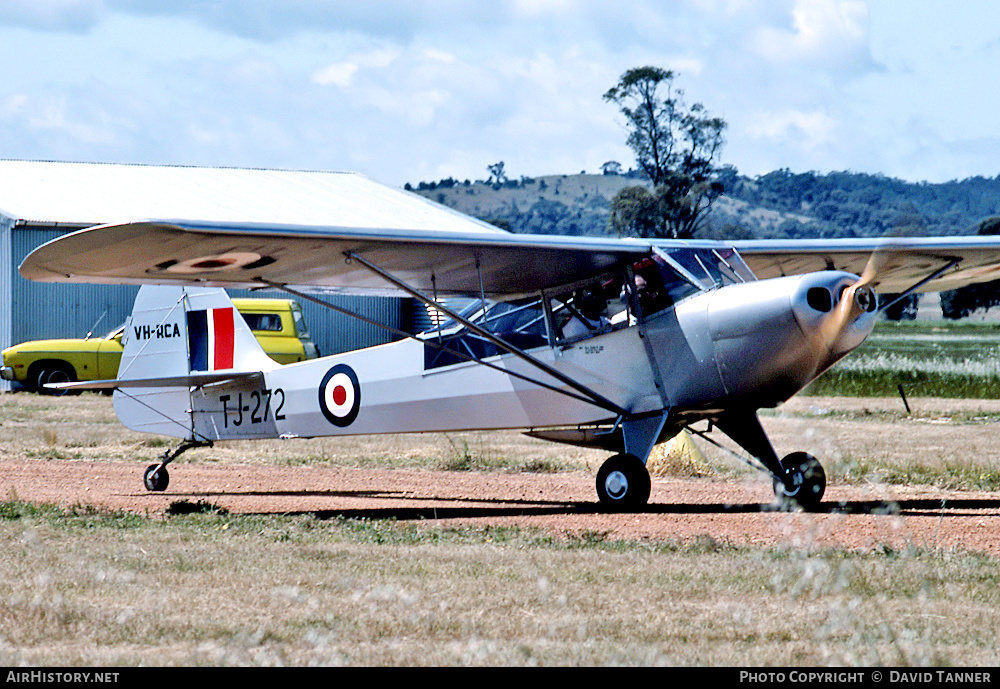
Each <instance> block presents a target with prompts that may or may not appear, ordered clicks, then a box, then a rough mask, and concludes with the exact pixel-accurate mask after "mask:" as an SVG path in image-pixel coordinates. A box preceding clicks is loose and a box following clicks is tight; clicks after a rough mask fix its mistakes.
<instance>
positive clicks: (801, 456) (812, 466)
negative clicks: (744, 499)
mask: <svg viewBox="0 0 1000 689" xmlns="http://www.w3.org/2000/svg"><path fill="white" fill-rule="evenodd" d="M781 468H782V469H784V471H785V475H786V480H785V481H781V480H779V479H777V478H775V479H774V495H775V497H777V498H778V500H779V501H781V502H783V503H785V504H793V505H798V506H799V507H801V508H802V509H804V510H806V511H807V512H808V511H812V510H815V509H816V508H817V507H819V503H820V501H822V500H823V493H824V492H825V491H826V472H824V471H823V467H822V465H820V463H819V460H817V459H816V458H815V457H813V456H812V455H811V454H809V453H807V452H793V453H792V454H790V455H788V456H787V457H785V458H784V459H782V460H781Z"/></svg>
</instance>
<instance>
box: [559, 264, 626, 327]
mask: <svg viewBox="0 0 1000 689" xmlns="http://www.w3.org/2000/svg"><path fill="white" fill-rule="evenodd" d="M623 278H624V275H623V274H617V273H616V274H611V275H605V276H603V277H600V278H596V279H593V280H587V281H584V282H580V283H577V284H575V285H570V286H567V287H565V288H562V289H560V290H557V291H554V292H553V293H546V298H547V299H548V307H549V311H550V313H551V314H552V331H553V335H554V340H555V341H556V342H558V343H563V342H573V341H576V340H582V339H586V338H588V337H594V336H595V335H600V334H601V333H606V332H609V331H611V330H615V329H617V328H618V327H625V326H627V325H628V324H629V321H628V297H627V295H628V293H627V291H626V290H625V287H624V284H625V282H624V279H623Z"/></svg>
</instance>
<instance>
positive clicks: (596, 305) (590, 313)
mask: <svg viewBox="0 0 1000 689" xmlns="http://www.w3.org/2000/svg"><path fill="white" fill-rule="evenodd" d="M606 308H607V302H606V301H605V300H604V298H603V297H602V296H601V295H600V294H599V293H598V292H597V291H596V290H595V289H589V288H588V289H578V290H577V291H576V292H575V293H574V294H573V299H572V308H571V309H570V313H571V314H572V315H571V316H570V317H569V319H568V321H567V322H566V323H565V324H563V326H562V336H563V339H566V340H572V339H576V338H578V337H582V336H584V335H590V334H594V335H596V334H597V333H598V332H600V331H601V330H602V329H604V328H605V326H607V325H608V324H609V321H608V319H607V317H606V316H605V314H604V312H605V309H606Z"/></svg>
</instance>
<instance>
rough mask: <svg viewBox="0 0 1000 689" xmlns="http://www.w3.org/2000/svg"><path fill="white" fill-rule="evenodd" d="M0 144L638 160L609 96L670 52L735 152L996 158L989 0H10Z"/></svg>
mask: <svg viewBox="0 0 1000 689" xmlns="http://www.w3.org/2000/svg"><path fill="white" fill-rule="evenodd" d="M0 45H2V46H3V49H2V52H0V158H7V159H28V160H60V161H84V162H115V163H144V164H154V165H197V166H235V167H257V168H282V169H299V170H352V171H358V172H362V173H365V174H366V175H368V176H370V177H371V178H373V179H375V180H377V181H379V182H382V183H384V184H388V185H391V186H402V185H403V184H404V183H406V182H412V183H416V182H419V181H431V180H438V179H443V178H447V177H454V178H456V179H459V180H464V179H472V180H475V179H485V178H486V177H487V176H488V174H489V173H488V171H487V166H489V165H491V164H493V163H496V162H499V161H503V162H504V165H505V170H506V171H507V174H508V175H509V176H510V177H511V178H515V179H516V178H518V177H520V176H539V175H547V174H573V173H577V172H581V171H586V172H590V173H596V172H598V171H599V170H600V167H601V165H602V164H603V163H605V162H607V161H611V160H614V161H618V162H620V163H621V164H622V165H623V166H624V167H625V168H629V167H632V166H634V165H635V160H634V157H633V155H632V153H631V151H630V150H629V149H628V147H627V146H626V143H625V141H626V137H627V132H626V130H625V128H624V120H623V118H622V116H621V115H620V113H619V112H618V110H617V108H616V106H615V105H613V104H611V103H609V102H607V101H605V100H604V99H603V98H602V96H603V94H604V93H605V92H606V91H607V90H608V89H609V88H610V87H612V86H614V85H615V83H616V82H617V81H618V79H619V77H620V76H621V75H622V73H624V72H625V71H626V70H628V69H630V68H633V67H639V66H644V65H652V66H656V67H661V68H664V69H670V70H673V71H674V72H676V74H677V77H676V79H675V82H674V85H675V86H676V87H678V88H680V89H682V90H683V92H684V99H685V101H686V102H688V103H689V104H693V103H701V104H703V105H704V107H705V109H706V110H707V112H708V113H709V114H711V115H713V116H718V117H721V118H723V119H724V120H725V121H726V122H727V124H728V127H727V129H726V132H725V138H726V145H725V147H724V148H723V150H722V152H721V155H720V158H719V162H720V163H722V164H728V165H733V166H735V167H736V168H737V169H738V170H739V171H740V172H741V173H742V174H745V175H749V176H751V177H752V176H756V175H761V174H766V173H767V172H770V171H772V170H776V169H781V168H788V169H790V170H792V171H793V172H807V171H817V172H820V173H825V172H830V171H840V170H851V171H855V172H867V173H879V174H884V175H887V176H889V177H898V178H901V179H905V180H908V181H928V182H943V181H948V180H952V179H964V178H967V177H973V176H977V175H982V176H988V177H994V176H997V175H998V174H1000V88H998V85H1000V84H998V81H1000V10H998V9H997V6H996V4H995V3H994V2H991V1H988V0H952V1H951V2H947V3H945V2H940V1H930V0H869V1H867V2H866V1H863V0H759V1H757V0H672V1H660V2H654V1H651V0H634V1H632V0H622V1H621V2H616V3H610V2H607V0H493V1H492V2H490V3H479V2H470V1H469V0H422V1H420V2H407V1H404V0H397V1H388V0H367V1H366V2H358V1H357V0H350V1H348V2H340V1H333V0H331V1H323V0H246V1H245V2H235V1H223V0H172V1H171V2H168V3H165V2H162V1H161V0H0Z"/></svg>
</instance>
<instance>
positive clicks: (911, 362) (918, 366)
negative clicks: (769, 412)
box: [804, 321, 1000, 399]
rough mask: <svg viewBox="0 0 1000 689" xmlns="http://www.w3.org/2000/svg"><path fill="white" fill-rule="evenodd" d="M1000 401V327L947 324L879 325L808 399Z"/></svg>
mask: <svg viewBox="0 0 1000 689" xmlns="http://www.w3.org/2000/svg"><path fill="white" fill-rule="evenodd" d="M901 385H902V386H903V390H904V393H905V394H907V395H910V396H913V397H951V398H967V399H998V398H1000V327H998V326H996V325H994V324H990V323H964V322H947V321H902V322H879V323H878V325H877V326H876V328H875V332H873V333H872V335H871V336H870V337H869V338H868V340H867V341H866V342H865V343H864V344H863V345H861V347H859V348H858V349H857V350H855V351H854V352H852V353H851V354H850V355H849V356H848V357H847V358H845V359H844V360H843V361H841V362H840V363H838V364H837V365H835V366H834V367H833V368H832V369H831V370H830V371H828V372H827V373H825V374H824V375H822V376H821V377H820V378H819V379H818V380H817V381H815V382H814V383H813V384H812V385H810V386H809V388H807V390H806V391H805V393H804V394H812V395H853V396H858V397H886V396H896V395H899V386H901Z"/></svg>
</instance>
